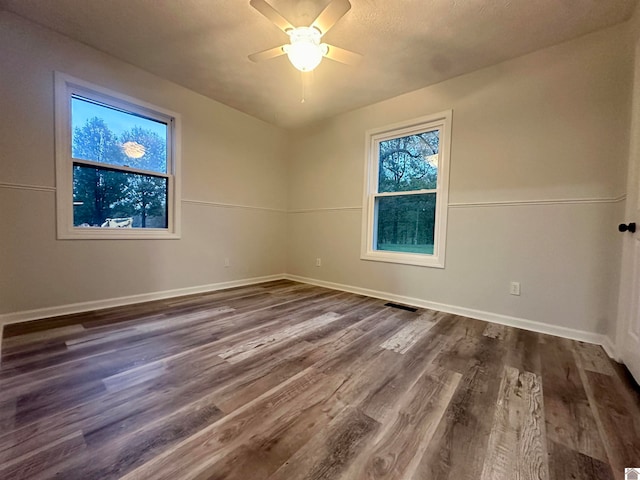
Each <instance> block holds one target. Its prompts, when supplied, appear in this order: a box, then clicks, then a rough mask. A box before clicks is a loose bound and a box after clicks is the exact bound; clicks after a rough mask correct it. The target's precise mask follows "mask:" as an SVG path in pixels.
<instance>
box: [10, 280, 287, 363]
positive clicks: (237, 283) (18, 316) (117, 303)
mask: <svg viewBox="0 0 640 480" xmlns="http://www.w3.org/2000/svg"><path fill="white" fill-rule="evenodd" d="M284 278H285V275H284V274H277V275H267V276H264V277H253V278H243V279H241V280H231V281H228V282H219V283H210V284H208V285H198V286H196V287H186V288H176V289H173V290H164V291H161V292H152V293H141V294H139V295H129V296H126V297H117V298H109V299H106V300H94V301H90V302H81V303H72V304H69V305H59V306H55V307H46V308H38V309H35V310H25V311H22V312H12V313H3V314H0V360H1V359H2V336H3V333H4V326H5V325H10V324H12V323H22V322H29V321H31V320H39V319H42V318H51V317H59V316H61V315H70V314H73V313H82V312H90V311H92V310H101V309H103V308H112V307H122V306H124V305H131V304H134V303H143V302H151V301H153V300H164V299H165V298H173V297H182V296H184V295H192V294H195V293H207V292H214V291H216V290H224V289H225V288H234V287H244V286H247V285H254V284H256V283H264V282H272V281H274V280H283V279H284Z"/></svg>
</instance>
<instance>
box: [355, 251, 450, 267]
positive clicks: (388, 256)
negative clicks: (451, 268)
mask: <svg viewBox="0 0 640 480" xmlns="http://www.w3.org/2000/svg"><path fill="white" fill-rule="evenodd" d="M360 259H361V260H371V261H374V262H386V263H399V264H402V265H415V266H418V267H431V268H444V259H443V258H442V259H441V258H439V257H435V256H432V255H410V254H409V255H408V254H406V253H394V252H380V251H367V252H365V253H362V254H361V255H360Z"/></svg>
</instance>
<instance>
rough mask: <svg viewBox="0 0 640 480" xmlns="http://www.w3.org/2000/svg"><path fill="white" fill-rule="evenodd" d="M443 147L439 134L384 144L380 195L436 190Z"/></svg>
mask: <svg viewBox="0 0 640 480" xmlns="http://www.w3.org/2000/svg"><path fill="white" fill-rule="evenodd" d="M439 143H440V131H439V130H431V131H428V132H423V133H417V134H415V135H408V136H406V137H398V138H392V139H390V140H384V141H382V142H380V143H379V147H380V153H379V155H380V156H379V162H378V168H379V170H378V192H380V193H383V192H406V191H409V190H423V189H435V188H436V187H437V182H438V152H439Z"/></svg>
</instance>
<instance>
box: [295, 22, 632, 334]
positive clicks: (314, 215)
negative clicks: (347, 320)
mask: <svg viewBox="0 0 640 480" xmlns="http://www.w3.org/2000/svg"><path fill="white" fill-rule="evenodd" d="M631 60H632V55H631V51H630V42H629V38H628V31H627V26H626V25H622V26H618V27H615V28H612V29H608V30H605V31H601V32H598V33H595V34H592V35H589V36H585V37H582V38H580V39H577V40H574V41H571V42H568V43H565V44H561V45H558V46H555V47H552V48H548V49H545V50H542V51H538V52H535V53H533V54H530V55H526V56H524V57H520V58H518V59H515V60H512V61H508V62H505V63H502V64H499V65H496V66H493V67H490V68H486V69H483V70H480V71H477V72H475V73H472V74H469V75H464V76H461V77H457V78H455V79H452V80H449V81H446V82H443V83H441V84H438V85H435V86H432V87H428V88H424V89H421V90H418V91H415V92H412V93H409V94H406V95H403V96H400V97H396V98H393V99H391V100H388V101H385V102H381V103H378V104H375V105H371V106H368V107H365V108H362V109H359V110H355V111H352V112H349V113H347V114H344V115H341V116H338V117H335V118H332V119H330V120H328V121H326V122H323V123H320V124H317V125H314V126H312V127H309V128H305V129H301V130H299V131H297V132H293V134H292V154H291V155H290V158H289V176H290V178H289V208H290V209H291V210H292V211H293V213H290V215H289V247H288V250H289V257H288V272H289V273H291V274H294V275H299V276H303V277H310V278H315V279H319V280H324V281H328V282H335V283H341V284H346V285H350V286H355V287H361V288H368V289H373V290H380V291H385V292H390V293H393V294H397V295H404V296H409V297H414V298H417V299H421V300H425V301H430V302H436V303H441V304H447V305H453V306H456V307H464V308H469V309H474V310H479V311H484V312H491V313H494V314H502V315H508V316H513V317H517V318H522V319H526V320H533V321H537V322H543V323H548V324H552V325H557V326H563V327H568V328H572V329H578V330H583V331H588V332H600V333H604V332H606V330H607V327H608V324H610V323H611V322H613V321H614V318H615V311H616V296H617V282H618V280H617V276H618V271H619V264H620V259H619V256H620V253H619V252H620V238H619V236H618V235H617V233H616V231H615V227H616V224H617V223H618V221H619V220H621V218H622V211H623V208H624V202H621V201H617V202H616V201H613V199H614V198H616V197H619V196H620V195H623V194H624V192H625V178H626V158H627V151H628V132H629V108H630V87H631V70H632V61H631ZM446 109H453V127H452V149H451V176H450V197H449V198H450V205H451V206H450V209H449V225H448V237H447V261H446V268H445V269H444V270H439V269H431V268H424V267H414V266H406V265H395V264H389V263H381V262H371V261H364V260H360V259H359V252H360V250H359V248H360V226H361V218H362V214H361V209H360V207H361V205H362V189H363V170H364V168H363V165H364V146H365V131H366V130H367V129H370V128H375V127H380V126H384V125H386V124H390V123H394V122H398V121H401V120H406V119H410V118H413V117H418V116H422V115H427V114H430V113H436V112H439V111H442V110H446ZM549 200H561V201H564V202H561V203H558V204H546V203H545V202H546V201H549ZM588 200H590V201H588ZM523 201H524V202H531V204H529V205H518V204H517V203H515V202H523ZM491 202H505V203H506V204H501V205H493V204H491ZM476 203H484V204H485V205H481V206H477V205H472V204H476ZM487 203H489V205H486V204H487ZM301 210H302V211H301ZM316 257H321V258H322V262H323V266H322V267H320V268H318V267H315V265H314V263H315V258H316ZM511 280H515V281H520V282H521V284H522V295H521V296H520V297H514V296H511V295H509V293H508V287H509V282H510V281H511Z"/></svg>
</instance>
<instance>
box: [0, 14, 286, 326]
mask: <svg viewBox="0 0 640 480" xmlns="http://www.w3.org/2000/svg"><path fill="white" fill-rule="evenodd" d="M54 70H57V71H61V72H64V73H68V74H70V75H73V76H76V77H79V78H82V79H84V80H87V81H90V82H93V83H96V84H98V85H101V86H104V87H107V88H109V89H112V90H115V91H118V92H121V93H123V94H126V95H131V96H134V97H137V98H139V99H141V100H144V101H147V102H150V103H153V104H156V105H158V106H161V107H165V108H168V109H170V110H173V111H176V112H178V113H180V114H181V116H182V126H183V138H182V171H183V177H182V193H183V199H184V201H183V202H182V239H180V240H124V241H123V240H65V241H58V240H56V232H55V190H54V187H55V178H54V165H55V164H54V129H53V71H54ZM0 112H1V117H0V125H1V127H0V314H3V313H8V312H19V311H24V310H31V309H38V308H44V307H53V306H57V305H67V304H71V303H76V302H87V301H95V300H103V299H111V298H117V297H122V296H129V295H135V294H143V293H150V292H158V291H164V290H170V289H177V288H186V287H197V286H200V285H207V284H211V283H217V282H224V281H230V280H236V279H246V278H251V277H258V276H265V275H272V274H280V273H282V272H283V271H284V269H285V265H286V252H285V243H286V240H285V230H286V228H285V226H286V213H284V209H285V208H286V162H285V158H284V152H285V149H286V142H287V136H286V132H285V131H283V130H281V129H279V128H277V127H274V126H272V125H269V124H266V123H264V122H262V121H259V120H256V119H254V118H252V117H249V116H247V115H245V114H242V113H240V112H238V111H236V110H233V109H231V108H228V107H226V106H224V105H222V104H220V103H217V102H215V101H213V100H210V99H208V98H205V97H203V96H201V95H198V94H196V93H194V92H192V91H189V90H187V89H185V88H182V87H180V86H177V85H175V84H173V83H171V82H168V81H166V80H163V79H161V78H158V77H156V76H154V75H151V74H149V73H147V72H145V71H143V70H140V69H139V68H136V67H134V66H132V65H129V64H127V63H124V62H121V61H119V60H117V59H115V58H113V57H111V56H109V55H106V54H103V53H100V52H98V51H96V50H94V49H92V48H89V47H86V46H84V45H82V44H80V43H77V42H75V41H72V40H70V39H68V38H66V37H63V36H60V35H58V34H55V33H53V32H51V31H49V30H46V29H42V28H40V27H38V26H36V25H34V24H33V23H30V22H27V21H25V20H22V19H20V18H19V17H17V16H15V15H12V14H10V13H8V12H2V11H0ZM193 200H195V201H203V202H213V203H216V202H217V203H228V204H236V205H244V206H249V207H251V206H254V207H260V208H234V207H220V206H215V205H212V204H210V203H209V204H201V203H194V202H192V201H193ZM225 257H228V258H230V260H231V267H230V268H224V266H223V261H224V258H225Z"/></svg>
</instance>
